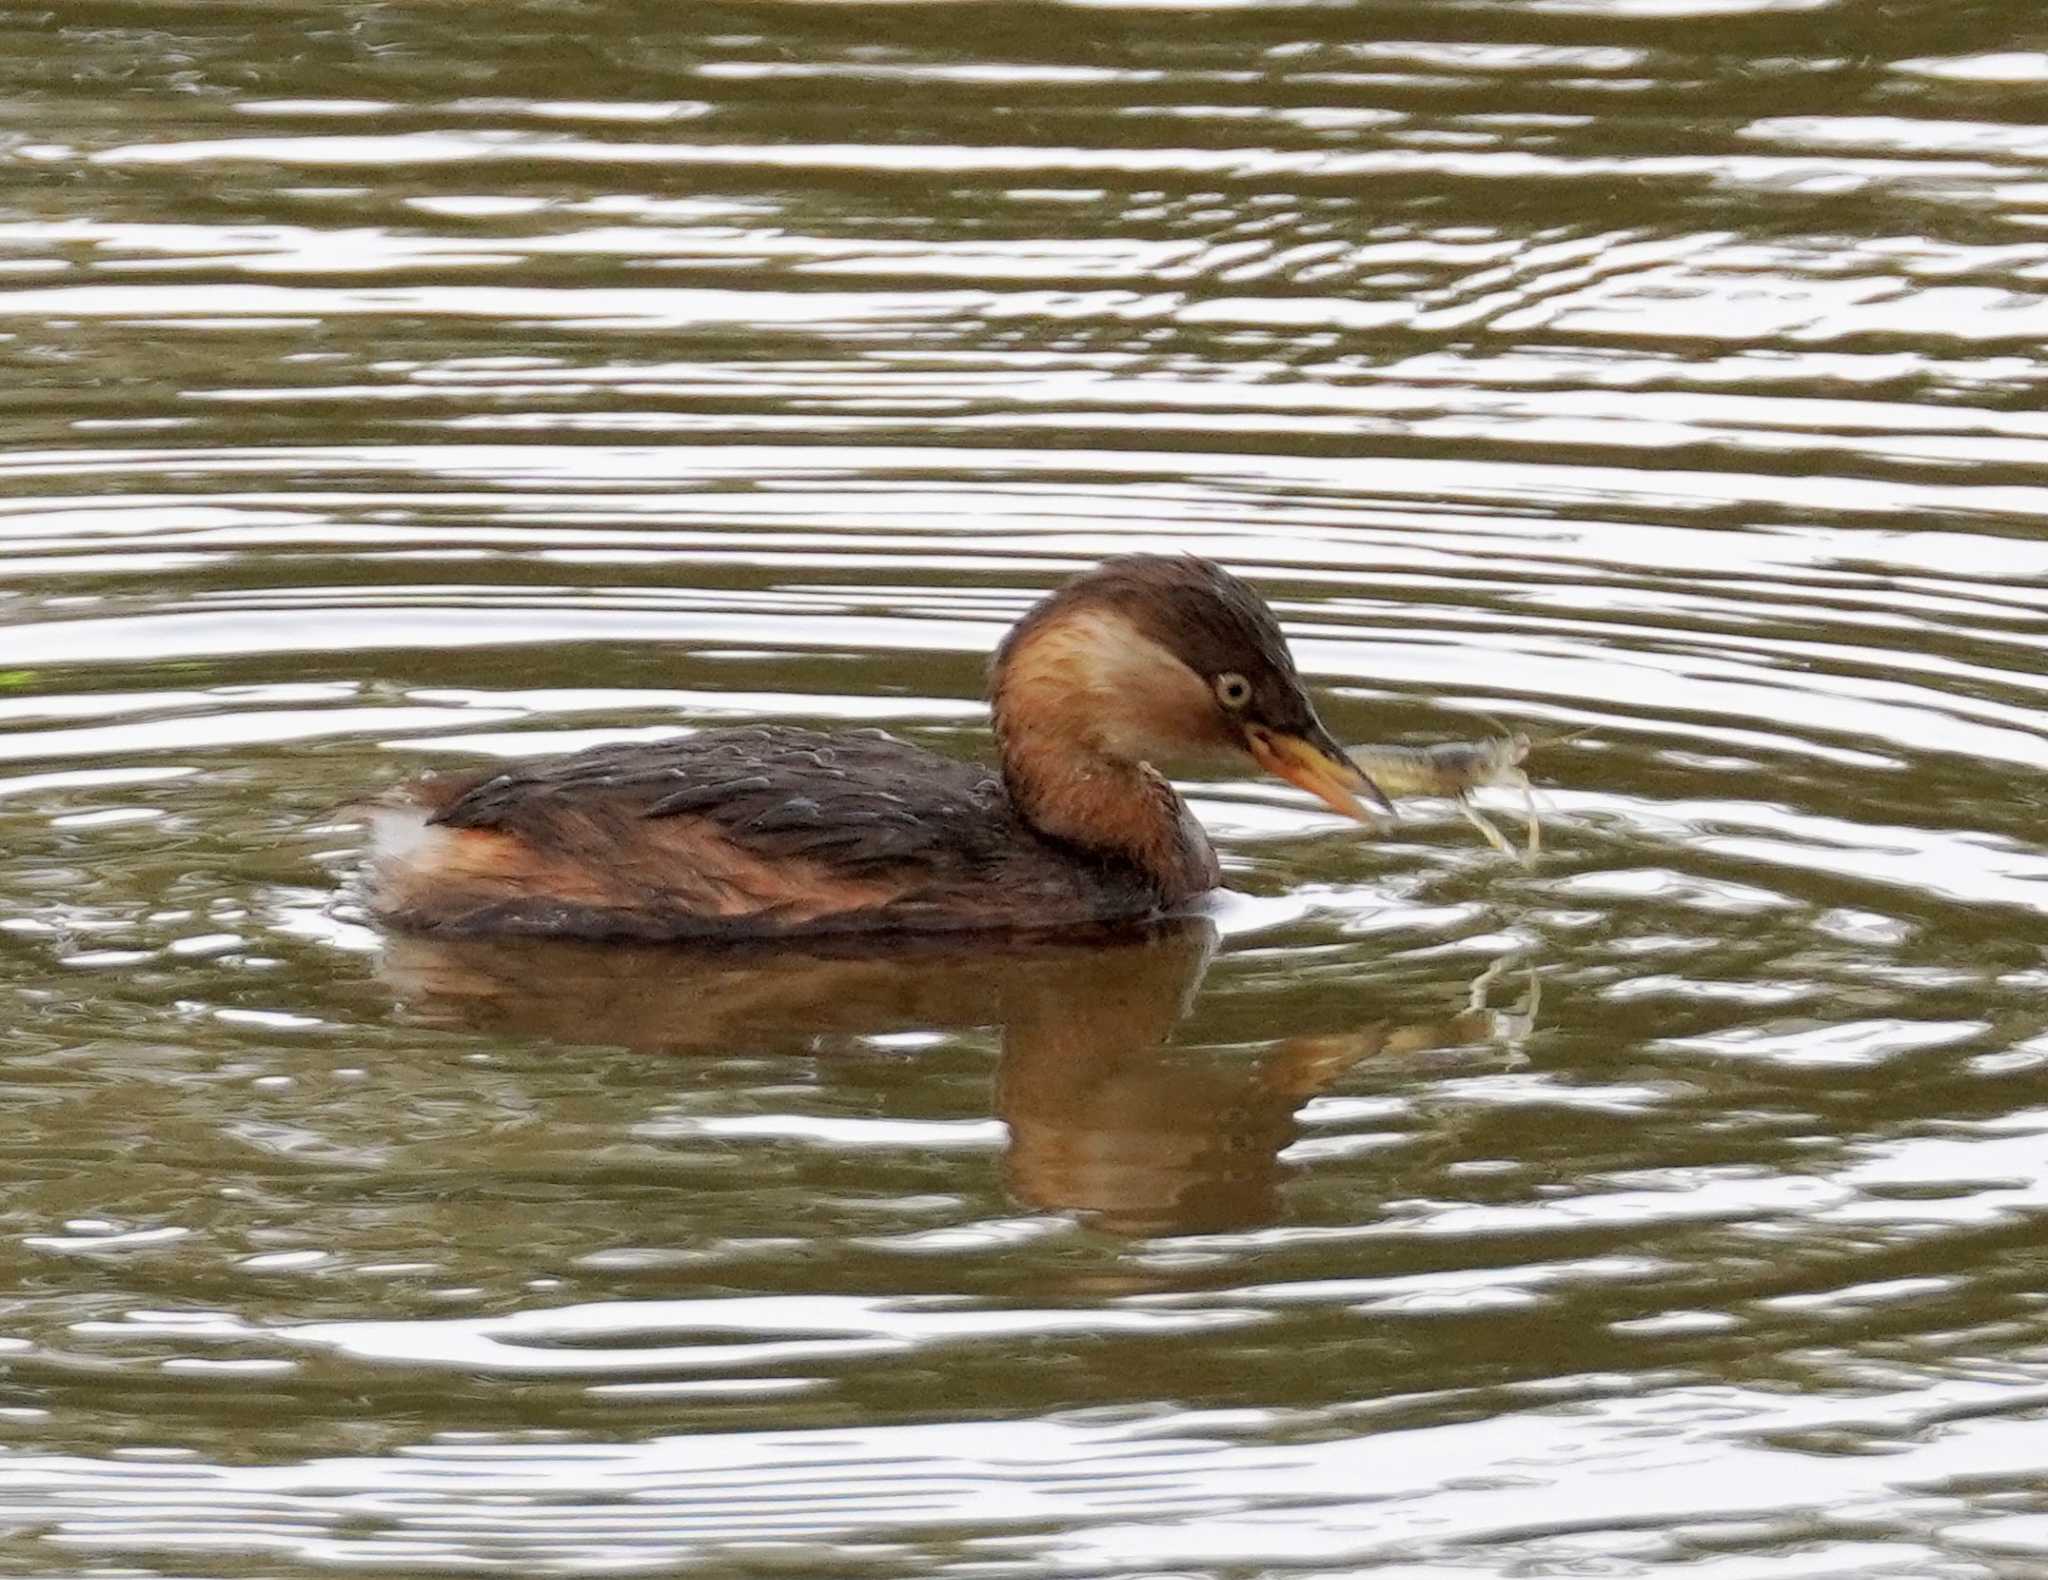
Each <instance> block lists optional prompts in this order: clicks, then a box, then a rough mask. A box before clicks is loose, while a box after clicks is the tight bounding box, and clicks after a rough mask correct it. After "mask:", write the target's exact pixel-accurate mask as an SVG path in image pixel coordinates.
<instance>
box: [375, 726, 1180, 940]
mask: <svg viewBox="0 0 2048 1580" xmlns="http://www.w3.org/2000/svg"><path fill="white" fill-rule="evenodd" d="M367 811H368V813H369V815H370V817H371V819H372V822H373V824H374V826H375V828H376V834H377V839H376V844H375V846H374V848H373V850H372V853H371V870H370V875H369V877H370V882H369V888H368V892H369V898H370V904H371V908H372V909H373V911H374V912H375V913H376V915H377V916H378V918H379V920H381V921H384V922H385V923H387V924H389V925H392V926H396V927H402V928H407V929H411V930H417V931H426V932H443V933H527V934H551V935H560V936H565V937H583V938H648V939H653V938H717V937H739V936H753V935H763V936H767V935H775V934H780V933H799V932H801V933H826V932H855V931H877V930H883V931H886V930H902V931H919V932H922V931H935V930H941V929H954V928H975V927H1006V928H1015V927H1061V926H1069V925H1073V924H1076V923H1080V922H1087V921H1114V920H1121V919H1124V918H1132V917H1140V916H1147V915H1153V914H1156V913H1158V912H1159V911H1161V910H1162V909H1165V908H1167V907H1170V906H1172V905H1175V904H1178V903H1181V902H1182V901H1184V900H1186V899H1189V898H1192V897H1193V896H1194V895H1195V894H1199V893H1201V892H1202V891H1203V890H1205V889H1208V888H1211V887H1213V886H1214V885H1215V883H1216V882H1217V874H1216V871H1215V867H1214V857H1213V856H1211V855H1210V854H1209V850H1208V845H1207V841H1206V840H1203V841H1202V843H1201V845H1200V848H1199V858H1200V859H1195V860H1193V861H1191V862H1190V870H1189V872H1188V874H1187V877H1186V879H1185V881H1183V882H1181V883H1178V884H1169V883H1162V882H1160V881H1158V880H1157V879H1156V877H1155V876H1154V875H1151V874H1148V873H1147V872H1146V871H1145V870H1144V869H1142V868H1140V867H1139V866H1137V865H1136V864H1135V863H1132V862H1130V861H1126V860H1119V859H1117V858H1115V857H1114V856H1113V855H1109V854H1106V853H1089V852H1085V851H1081V850H1078V849H1076V848H1074V847H1073V846H1071V845H1067V844H1064V843H1061V842H1058V841H1054V840H1051V839H1048V838H1046V837H1045V836H1043V835H1040V834H1038V833H1037V832H1036V831H1034V830H1033V829H1032V828H1031V827H1030V826H1029V825H1028V824H1027V823H1025V822H1024V820H1023V819H1022V818H1021V817H1019V816H1018V815H1017V813H1016V810H1015V808H1014V807H1013V806H1012V805H1011V803H1010V798H1009V794H1008V792H1007V791H1006V790H1005V789H1004V786H1003V781H1002V779H1001V778H1000V777H999V776H998V775H996V774H995V773H994V772H992V771H991V770H989V769H987V768H985V767H980V766H977V765H974V764H969V763H963V762H957V761H955V760H954V759H952V758H949V757H943V756H940V755H939V754H938V753H936V752H930V751H926V750H924V749H923V748H921V747H917V746H912V745H910V744H908V743H906V742H904V741H899V740H897V739H895V738H894V737H892V736H889V735H886V734H884V733H883V732H881V731H879V730H858V731H850V732H846V733H843V734H831V735H827V734H823V733H820V732H818V731H815V730H806V729H796V728H791V727H784V726H759V727H750V728H736V729H716V730H706V731H704V732H702V733H699V734H695V735H689V736H683V737H681V738H678V739H675V740H667V741H652V742H646V741H636V742H628V743H621V744H617V745H609V746H598V747H593V748H591V749H590V750H588V751H582V752H575V753H571V754H568V755H566V756H560V757H546V758H538V759H534V760H532V761H529V762H524V763H520V764H517V765H515V766H513V767H511V768H507V769H503V770H500V771H496V772H486V773H471V774H452V775H442V776H435V777H430V778H426V779H419V780H414V781H412V782H411V783H409V784H405V785H401V786H399V787H397V788H396V789H395V790H393V791H391V792H389V793H388V794H387V795H386V796H384V797H383V798H381V799H379V800H377V801H375V802H372V803H370V804H369V806H368V808H367ZM1195 834H1196V835H1197V837H1199V830H1196V831H1195Z"/></svg>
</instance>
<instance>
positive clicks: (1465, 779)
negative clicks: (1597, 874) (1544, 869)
mask: <svg viewBox="0 0 2048 1580" xmlns="http://www.w3.org/2000/svg"><path fill="white" fill-rule="evenodd" d="M1586 733H1587V731H1585V730H1576V731H1574V732H1573V733H1572V734H1570V735H1553V736H1546V737H1544V738H1543V739H1541V740H1538V739H1536V738H1534V737H1532V736H1530V735H1528V734H1527V733H1525V732H1524V731H1521V730H1510V731H1506V732H1504V733H1502V734H1500V735H1496V736H1492V737H1490V738H1488V739H1486V740H1483V741H1437V742H1434V743H1433V744H1431V745H1428V746H1379V745H1369V746H1353V747H1350V748H1349V749H1348V750H1349V753H1350V757H1351V760H1352V761H1353V762H1354V763H1356V764H1357V765H1358V766H1359V768H1360V769H1362V770H1363V771H1364V773H1365V775H1366V777H1367V778H1369V779H1371V780H1372V782H1373V783H1374V784H1376V785H1378V786H1379V787H1380V788H1381V789H1382V790H1384V791H1385V792H1386V793H1387V794H1388V795H1389V796H1394V797H1400V796H1406V797H1420V796H1439V797H1443V798H1444V799H1446V800H1449V801H1452V802H1455V803H1456V805H1457V808H1458V811H1459V812H1460V813H1461V814H1463V816H1464V818H1465V821H1466V822H1468V823H1470V824H1471V825H1472V826H1473V827H1474V828H1476V829H1478V830H1479V832H1480V834H1481V835H1482V836H1483V837H1484V838H1485V840H1486V842H1487V844H1489V845H1491V846H1492V847H1493V848H1494V849H1495V850H1497V851H1499V852H1500V853H1501V854H1502V855H1503V856H1507V857H1510V858H1512V859H1513V860H1515V861H1518V862H1520V863H1521V864H1522V865H1523V866H1528V865H1530V864H1531V863H1532V862H1534V861H1535V859H1536V856H1537V853H1538V852H1539V851H1541V850H1542V848H1543V825H1542V824H1541V823H1540V822H1539V821H1538V820H1537V816H1536V790H1535V787H1534V786H1533V785H1531V784H1530V783H1529V776H1528V775H1527V774H1526V773H1524V772H1523V771H1522V764H1523V763H1524V762H1526V761H1528V757H1529V753H1530V752H1532V751H1534V750H1535V749H1536V748H1537V747H1539V746H1555V745H1557V744H1559V743H1560V742H1562V741H1570V740H1576V739H1578V738H1579V736H1581V735H1584V734H1586ZM1489 785H1503V786H1506V787H1507V788H1509V789H1512V790H1519V791H1521V792H1522V805H1523V807H1524V808H1525V809H1526V815H1527V818H1528V828H1529V836H1528V845H1527V848H1526V850H1522V851H1518V850H1516V849H1515V847H1514V846H1513V845H1512V844H1510V843H1509V842H1508V837H1507V836H1506V835H1505V834H1503V833H1502V832H1501V831H1500V830H1499V829H1497V828H1495V827H1494V826H1493V824H1492V823H1490V822H1488V821H1487V819H1486V817H1485V815H1484V814H1483V813H1481V812H1480V810H1479V809H1478V808H1477V807H1475V806H1474V805H1473V804H1472V792H1473V791H1474V790H1480V789H1484V788H1486V787H1487V786H1489Z"/></svg>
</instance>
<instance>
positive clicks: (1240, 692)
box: [1216, 670, 1252, 708]
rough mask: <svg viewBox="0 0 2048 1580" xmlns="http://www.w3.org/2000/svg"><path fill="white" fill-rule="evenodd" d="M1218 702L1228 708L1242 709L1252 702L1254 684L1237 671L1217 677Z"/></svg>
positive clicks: (1230, 671)
mask: <svg viewBox="0 0 2048 1580" xmlns="http://www.w3.org/2000/svg"><path fill="white" fill-rule="evenodd" d="M1216 700H1217V701H1218V702H1220V703H1222V704H1223V706H1224V707H1226V708H1241V707H1243V706H1244V705H1245V704H1246V703H1247V702H1249V701H1251V700H1252V683H1251V682H1250V681H1249V680H1246V679H1245V678H1244V676H1242V675H1240V674H1238V673H1237V671H1236V670H1229V671H1227V672H1225V673H1224V674H1221V675H1218V676H1217V677H1216Z"/></svg>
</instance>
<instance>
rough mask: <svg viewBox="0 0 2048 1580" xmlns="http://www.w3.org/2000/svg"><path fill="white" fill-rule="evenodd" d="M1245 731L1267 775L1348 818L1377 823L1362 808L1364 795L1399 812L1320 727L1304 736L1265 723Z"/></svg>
mask: <svg viewBox="0 0 2048 1580" xmlns="http://www.w3.org/2000/svg"><path fill="white" fill-rule="evenodd" d="M1244 733H1245V747H1246V749H1247V750H1248V751H1250V753H1251V754H1252V760H1253V761H1254V762H1256V763H1257V764H1258V765H1259V766H1260V767H1261V768H1263V769H1265V770H1266V772H1267V773H1269V774H1271V775H1272V776H1273V777H1274V778H1276V779H1285V780H1286V781H1287V782H1288V783H1289V784H1291V785H1297V786H1299V787H1300V788H1301V789H1303V790H1306V791H1307V792H1308V793H1309V794H1310V795H1312V796H1314V797H1315V798H1316V799H1317V800H1319V801H1321V802H1322V803H1323V804H1324V805H1325V806H1327V807H1330V808H1332V809H1333V810H1335V811H1338V812H1342V813H1343V814H1344V815H1345V816H1346V817H1355V818H1357V819H1358V821H1359V822H1361V823H1370V822H1371V821H1372V814H1371V813H1370V812H1368V811H1367V810H1366V809H1365V808H1364V807H1363V806H1362V805H1360V804H1359V800H1358V798H1359V796H1360V795H1364V796H1367V797H1369V798H1370V799H1371V800H1373V801H1374V802H1376V803H1378V804H1379V805H1380V806H1381V807H1384V808H1385V809H1386V810H1387V811H1389V812H1392V811H1393V810H1394V803H1393V802H1391V801H1389V800H1388V799H1387V794H1386V792H1385V791H1384V790H1382V789H1381V788H1380V787H1379V786H1378V785H1376V784H1374V783H1373V782H1372V781H1371V780H1370V779H1368V778H1366V776H1365V775H1364V774H1363V773H1361V772H1359V769H1358V765H1357V764H1356V763H1354V762H1353V761H1352V760H1351V759H1350V758H1349V757H1346V756H1345V755H1344V748H1343V747H1341V746H1339V745H1338V744H1337V743H1336V742H1335V741H1333V740H1331V739H1330V736H1329V732H1328V731H1326V730H1325V729H1324V728H1323V727H1322V726H1321V725H1320V724H1312V725H1310V726H1309V728H1308V730H1307V731H1306V732H1305V733H1303V734H1301V735H1290V734H1287V733H1286V732H1284V731H1281V730H1269V729H1267V728H1266V726H1265V725H1263V724H1252V725H1247V726H1246V728H1245V732H1244Z"/></svg>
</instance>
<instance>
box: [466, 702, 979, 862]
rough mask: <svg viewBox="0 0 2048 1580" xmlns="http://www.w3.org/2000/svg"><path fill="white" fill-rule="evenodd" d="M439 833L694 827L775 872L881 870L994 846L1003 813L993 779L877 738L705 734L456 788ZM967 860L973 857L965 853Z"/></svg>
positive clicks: (587, 754) (538, 763)
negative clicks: (778, 866) (671, 822)
mask: <svg viewBox="0 0 2048 1580" xmlns="http://www.w3.org/2000/svg"><path fill="white" fill-rule="evenodd" d="M448 791H449V794H448V799H446V800H445V801H443V802H441V803H440V804H439V805H438V806H437V807H435V809H434V810H433V811H432V813H431V815H430V817H429V822H430V823H431V824H434V825H437V826H440V827H444V828H451V829H496V830H499V831H501V832H506V833H513V834H521V835H524V836H526V837H528V838H531V839H536V840H544V839H547V838H548V837H549V836H550V834H551V833H552V832H554V831H555V829H556V828H557V826H558V825H560V824H561V823H562V822H563V821H564V820H565V819H569V820H588V819H591V818H602V819H603V820H605V821H607V822H610V823H614V824H625V823H628V822H632V821H644V820H649V819H688V820H692V821H695V822H700V823H702V824H704V825H707V826H708V827H709V828H712V829H716V830H717V831H718V832H719V833H720V834H721V835H723V836H724V837H725V838H726V839H727V840H729V841H731V842H732V843H733V844H734V845H735V846H737V847H739V848H741V849H744V850H747V851H750V852H752V853H754V854H756V855H759V856H764V857H769V858H777V857H780V858H804V857H809V858H814V859H818V860H823V861H826V862H829V863H830V864H831V865H832V866H834V867H839V868H876V867H887V866H892V865H896V864H900V863H902V862H904V861H912V860H915V859H917V858H918V857H919V856H920V855H921V854H929V853H930V852H931V851H932V850H933V848H934V846H937V845H945V846H949V847H952V848H956V849H961V848H962V847H965V848H972V847H973V846H974V845H976V844H978V843H986V842H987V841H988V840H989V839H990V838H991V837H992V835H993V834H994V833H995V831H996V830H995V827H994V825H996V824H997V823H999V822H1000V821H1001V818H1002V814H1003V811H1004V808H1005V806H1006V802H1005V799H1004V797H1003V795H1002V790H1001V786H1000V784H999V782H998V781H997V780H996V778H995V776H994V775H993V774H991V773H990V772H989V771H988V770H987V769H986V768H980V767H976V766H974V765H971V764H967V763H961V762H955V761H954V760H953V759H951V758H947V757H941V756H939V755H938V754H937V753H936V752H929V751H926V750H924V749H923V748H922V747H917V746H912V745H909V744H908V743H906V742H904V741H899V740H897V739H895V738H894V737H892V736H889V735H885V734H883V733H882V732H881V731H879V730H861V731H851V732H848V733H845V734H835V735H826V734H822V733H820V732H818V731H816V730H803V729H794V728H789V727H785V726H762V727H758V728H743V729H721V730H707V731H704V732H703V733H701V734H697V735H688V736H682V737H679V738H677V739H675V740H666V741H630V742H621V743H619V744H616V745H609V746H597V747H592V748H591V749H589V750H588V751H581V752H573V753H570V754H568V755H565V756H561V757H546V758H539V759H536V760H533V761H530V762H524V763H520V764H517V765H515V766H514V767H511V768H508V769H505V770H503V771H501V772H497V773H493V774H490V775H488V776H481V777H479V776H472V777H470V778H468V779H467V780H465V781H464V782H462V783H460V784H455V785H450V786H449V787H448ZM963 853H965V851H964V849H963Z"/></svg>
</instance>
